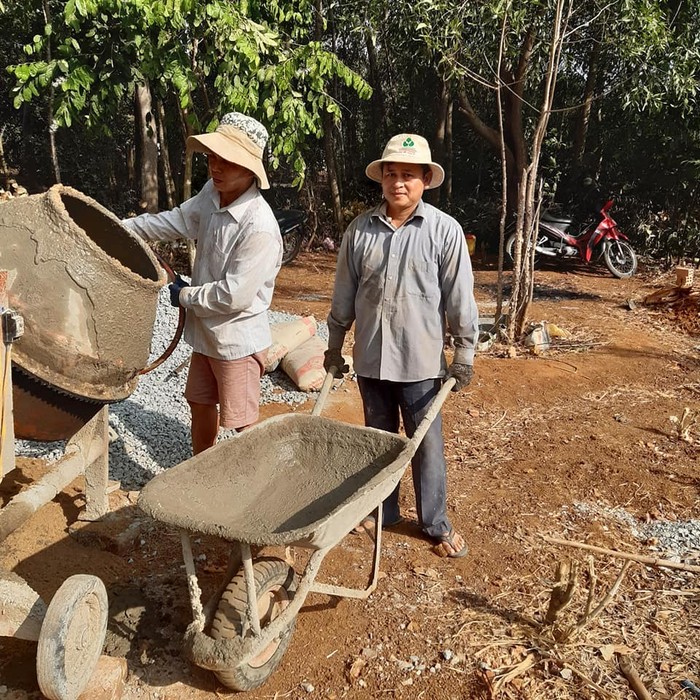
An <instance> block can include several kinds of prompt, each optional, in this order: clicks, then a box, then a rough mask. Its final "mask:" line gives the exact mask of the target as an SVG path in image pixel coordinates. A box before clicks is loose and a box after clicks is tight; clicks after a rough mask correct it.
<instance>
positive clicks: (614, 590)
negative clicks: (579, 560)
mask: <svg viewBox="0 0 700 700" xmlns="http://www.w3.org/2000/svg"><path fill="white" fill-rule="evenodd" d="M630 566H632V562H631V561H626V562H625V563H624V564H623V565H622V570H621V571H620V573H619V574H618V577H617V578H616V579H615V583H613V585H612V586H611V587H610V590H609V591H608V592H607V593H606V594H605V597H604V598H603V600H601V601H600V603H598V605H597V606H596V608H595V610H592V611H589V612H587V613H586V614H584V616H583V617H581V618H580V619H579V621H578V622H577V623H576V624H575V625H572V626H571V627H569V629H567V630H566V631H564V632H563V633H562V634H560V635H559V636H558V638H557V641H558V642H561V643H564V642H566V640H567V639H569V637H571V635H572V634H576V633H578V632H580V631H581V630H582V629H583V628H584V627H585V626H586V624H587V623H588V622H589V621H590V620H592V619H594V618H596V617H598V615H600V613H601V612H603V610H604V609H605V606H606V605H607V604H608V603H609V602H610V601H611V600H612V599H613V598H614V597H615V595H616V594H617V591H618V590H619V588H620V585H621V584H622V579H623V578H625V574H626V573H627V569H629V568H630ZM586 607H588V606H586Z"/></svg>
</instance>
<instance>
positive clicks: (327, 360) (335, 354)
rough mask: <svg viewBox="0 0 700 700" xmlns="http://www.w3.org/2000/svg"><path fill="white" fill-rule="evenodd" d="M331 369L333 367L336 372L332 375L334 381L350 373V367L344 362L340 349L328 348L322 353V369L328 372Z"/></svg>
mask: <svg viewBox="0 0 700 700" xmlns="http://www.w3.org/2000/svg"><path fill="white" fill-rule="evenodd" d="M331 367H335V369H336V371H335V374H334V375H333V376H334V377H335V378H336V379H340V378H341V377H342V376H343V375H344V374H347V373H348V372H349V371H350V367H349V366H348V364H347V363H346V362H345V358H344V357H343V354H342V352H341V350H340V348H328V350H326V352H324V353H323V369H325V370H326V372H330V369H331Z"/></svg>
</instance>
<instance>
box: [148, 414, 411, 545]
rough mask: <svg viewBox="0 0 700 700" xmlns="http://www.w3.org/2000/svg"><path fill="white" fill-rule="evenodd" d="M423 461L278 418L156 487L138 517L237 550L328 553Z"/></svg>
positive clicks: (381, 444)
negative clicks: (240, 545) (236, 545)
mask: <svg viewBox="0 0 700 700" xmlns="http://www.w3.org/2000/svg"><path fill="white" fill-rule="evenodd" d="M414 451H415V450H414V448H413V445H412V444H411V443H410V441H409V440H408V439H407V438H405V437H403V436H401V435H397V434H394V433H388V432H385V431H383V430H377V429H375V428H366V427H362V426H355V425H350V424H347V423H342V422H339V421H334V420H330V419H328V418H322V417H320V416H308V415H282V416H275V417H273V418H269V419H267V420H265V421H263V422H261V423H259V424H258V425H256V426H253V427H252V428H249V429H247V430H246V431H245V432H243V433H241V434H240V435H238V436H236V437H235V438H232V439H230V440H226V441H224V442H220V443H218V444H216V445H215V446H214V447H211V448H210V449H208V450H206V451H205V452H202V453H200V454H198V455H196V456H194V457H192V458H191V459H188V460H187V461H185V462H182V463H180V464H178V465H177V466H175V467H172V468H171V469H169V470H167V471H166V472H163V473H161V474H159V475H157V476H156V477H154V478H153V479H152V480H151V481H150V482H149V483H148V484H147V485H146V487H145V488H144V489H143V490H142V492H141V495H140V497H139V507H140V508H141V509H142V510H143V511H144V512H145V513H147V514H148V515H150V516H151V517H153V518H154V519H156V520H158V521H160V522H163V523H167V524H169V525H172V526H175V527H178V528H181V529H184V530H187V531H191V532H200V533H203V534H208V535H215V536H217V537H221V538H223V539H226V540H229V541H238V542H244V543H248V544H252V545H291V544H294V545H297V546H303V547H308V548H310V549H324V548H326V547H330V546H333V545H334V544H336V543H337V542H339V541H340V540H341V539H342V538H343V537H344V536H345V535H346V534H347V533H348V532H349V531H350V530H351V529H352V528H353V527H354V526H355V525H357V523H358V522H359V521H360V520H361V519H362V518H363V517H364V516H366V515H367V514H368V513H370V512H371V511H372V510H374V509H375V508H376V507H377V506H378V505H379V504H380V503H381V502H382V501H383V500H384V499H385V498H386V497H387V496H388V495H389V494H390V493H391V492H392V490H393V489H394V487H395V486H396V484H397V483H398V482H399V480H400V479H401V476H402V475H403V471H404V469H405V467H406V465H407V464H408V462H409V461H410V459H411V457H412V455H413V453H414Z"/></svg>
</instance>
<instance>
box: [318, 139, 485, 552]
mask: <svg viewBox="0 0 700 700" xmlns="http://www.w3.org/2000/svg"><path fill="white" fill-rule="evenodd" d="M365 172H366V174H367V176H368V177H369V178H370V179H372V180H374V181H375V182H379V183H381V186H382V194H383V201H382V202H381V203H380V204H379V205H378V206H376V207H374V208H373V209H370V210H369V211H367V212H365V213H364V214H361V215H360V216H358V217H357V218H356V219H355V220H354V221H353V222H352V223H351V224H350V226H348V228H347V230H346V231H345V235H344V237H343V242H342V244H341V247H340V252H339V254H338V264H337V269H336V277H335V287H334V290H333V299H332V301H331V311H330V314H329V316H328V329H329V341H328V350H327V352H326V358H325V363H324V366H325V367H326V369H327V370H328V369H330V368H331V367H336V368H340V372H341V373H342V372H343V371H347V369H348V368H347V365H346V364H345V360H344V358H343V356H342V347H343V343H344V341H345V335H346V333H347V331H349V330H350V328H351V327H352V325H353V323H354V324H355V343H354V347H353V359H354V369H355V372H356V373H357V378H358V385H359V388H360V394H361V396H362V402H363V406H364V414H365V423H366V424H367V425H368V426H371V427H374V428H380V429H382V430H387V431H391V432H398V430H399V419H400V418H402V419H403V423H404V428H405V430H406V434H407V435H408V436H409V437H411V436H412V435H413V433H414V432H415V430H416V428H417V426H418V424H419V423H420V421H421V420H422V418H423V416H424V415H425V414H426V412H427V409H428V407H429V405H430V403H431V401H432V399H433V397H434V396H435V395H436V394H437V393H438V391H439V389H440V385H441V384H442V382H443V381H444V379H445V378H446V377H454V378H455V380H456V385H455V389H454V390H459V389H462V388H463V387H465V386H467V385H468V384H469V382H470V380H471V376H472V365H473V362H474V343H475V339H476V335H477V320H478V314H477V309H476V303H475V301H474V291H473V287H474V281H473V275H472V268H471V262H470V260H469V253H468V251H467V245H466V241H465V237H464V232H463V231H462V228H461V226H460V225H459V224H458V223H457V221H455V220H454V219H453V218H452V217H451V216H448V215H447V214H445V213H443V212H441V211H440V210H439V209H437V208H435V207H433V206H431V205H430V204H427V203H425V202H424V201H423V199H422V197H423V192H424V191H425V190H426V189H429V188H431V187H438V186H439V185H440V184H441V183H442V181H443V180H444V176H445V175H444V171H443V169H442V168H441V167H440V165H438V164H437V163H435V162H433V160H432V158H431V154H430V147H429V146H428V142H427V141H426V140H425V139H424V138H423V137H422V136H419V135H417V134H399V135H398V136H394V137H393V138H392V139H390V140H389V142H388V143H387V145H386V148H385V149H384V152H383V154H382V157H381V158H380V159H379V160H375V161H372V162H371V163H370V164H369V165H368V166H367V169H366V171H365ZM448 328H449V331H450V333H451V334H452V336H453V338H454V340H455V352H454V359H453V361H452V363H451V365H450V366H449V367H448V366H447V363H446V360H445V355H444V352H443V345H444V338H445V333H446V331H447V329H448ZM412 474H413V486H414V490H415V493H416V505H417V513H418V523H419V525H420V527H421V528H422V530H423V532H424V533H425V534H426V535H427V536H428V537H429V538H430V539H431V540H433V541H434V542H435V551H436V553H437V554H439V555H440V556H447V557H462V556H464V555H465V554H467V551H468V550H467V545H466V543H465V541H464V538H463V537H462V536H461V535H460V534H459V533H457V532H456V531H455V529H454V528H453V526H452V524H451V523H450V520H449V518H448V516H447V505H446V499H447V467H446V463H445V455H444V443H443V438H442V421H441V418H440V416H438V418H437V419H436V420H435V421H434V422H433V424H432V425H431V427H430V429H429V430H428V432H427V434H426V435H425V437H424V438H423V440H422V442H421V443H420V445H419V447H418V449H417V451H416V454H415V456H414V458H413V460H412ZM401 521H402V518H401V514H400V511H399V487H398V486H397V488H396V489H395V491H394V492H393V493H392V494H391V495H390V496H389V497H388V498H387V499H386V501H385V502H384V526H385V527H391V526H392V525H396V524H398V523H400V522H401ZM375 526H376V523H375V522H374V519H373V517H372V516H368V517H367V518H365V520H364V521H363V522H362V523H361V524H360V526H358V529H370V528H372V527H375Z"/></svg>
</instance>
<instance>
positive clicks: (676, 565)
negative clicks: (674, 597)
mask: <svg viewBox="0 0 700 700" xmlns="http://www.w3.org/2000/svg"><path fill="white" fill-rule="evenodd" d="M542 539H543V540H544V541H545V542H549V543H550V544H560V545H562V546H564V547H576V548H577V549H585V550H587V551H589V552H597V553H598V554H607V555H608V556H611V557H618V558H619V559H631V560H632V561H638V562H640V563H642V564H647V565H648V566H663V567H666V568H667V569H679V570H681V571H693V572H695V573H696V574H700V566H696V565H694V564H683V563H682V562H678V561H669V560H668V559H658V558H656V557H647V556H644V555H643V554H630V553H629V552H617V551H615V550H614V549H604V548H603V547H594V546H593V545H592V544H584V543H583V542H572V541H571V540H560V539H559V538H557V537H547V535H542Z"/></svg>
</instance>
